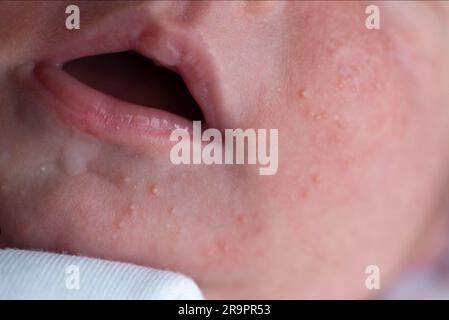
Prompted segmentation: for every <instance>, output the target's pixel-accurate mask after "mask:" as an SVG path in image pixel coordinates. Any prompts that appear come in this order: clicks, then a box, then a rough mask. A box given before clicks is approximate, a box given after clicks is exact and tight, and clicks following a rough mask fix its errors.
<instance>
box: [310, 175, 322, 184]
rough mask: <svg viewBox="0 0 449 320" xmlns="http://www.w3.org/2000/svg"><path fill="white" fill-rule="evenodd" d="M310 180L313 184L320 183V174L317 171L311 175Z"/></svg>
mask: <svg viewBox="0 0 449 320" xmlns="http://www.w3.org/2000/svg"><path fill="white" fill-rule="evenodd" d="M312 181H313V183H315V184H319V183H321V176H320V175H319V174H318V173H315V174H313V175H312Z"/></svg>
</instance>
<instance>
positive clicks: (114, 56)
mask: <svg viewBox="0 0 449 320" xmlns="http://www.w3.org/2000/svg"><path fill="white" fill-rule="evenodd" d="M63 69H64V71H66V72H67V73H68V74H70V75H71V76H73V77H75V78H76V79H78V80H79V81H81V82H83V83H84V84H86V85H88V86H90V87H92V88H94V89H96V90H98V91H101V92H103V93H105V94H108V95H110V96H113V97H115V98H118V99H120V100H124V101H127V102H131V103H134V104H138V105H142V106H148V107H152V108H157V109H161V110H165V111H168V112H171V113H174V114H176V115H178V116H181V117H184V118H187V119H189V120H191V121H193V120H200V121H204V115H203V113H202V111H201V108H200V107H199V105H198V103H197V102H196V101H195V99H194V98H193V96H192V95H191V94H190V91H189V89H188V88H187V86H186V84H185V82H184V80H183V79H182V78H181V76H180V75H178V74H177V73H175V72H173V71H171V70H169V69H167V68H164V67H161V66H158V65H156V64H155V63H154V62H153V61H152V60H150V59H148V58H146V57H144V56H142V55H140V54H138V53H136V52H134V51H125V52H118V53H108V54H102V55H96V56H90V57H83V58H80V59H76V60H72V61H69V62H67V63H66V64H65V65H64V66H63Z"/></svg>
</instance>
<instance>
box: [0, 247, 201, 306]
mask: <svg viewBox="0 0 449 320" xmlns="http://www.w3.org/2000/svg"><path fill="white" fill-rule="evenodd" d="M78 275H79V277H77V276H78ZM74 277H77V278H74ZM74 279H79V281H76V280H74ZM202 298H203V297H202V294H201V291H200V290H199V288H198V286H197V285H196V284H195V282H194V281H193V280H192V279H190V278H188V277H186V276H184V275H181V274H178V273H174V272H168V271H162V270H156V269H151V268H145V267H140V266H136V265H133V264H128V263H119V262H113V261H106V260H100V259H93V258H86V257H79V256H70V255H64V254H55V253H48V252H38V251H28V250H14V249H2V250H1V249H0V299H75V300H76V299H108V300H110V299H164V300H166V299H202Z"/></svg>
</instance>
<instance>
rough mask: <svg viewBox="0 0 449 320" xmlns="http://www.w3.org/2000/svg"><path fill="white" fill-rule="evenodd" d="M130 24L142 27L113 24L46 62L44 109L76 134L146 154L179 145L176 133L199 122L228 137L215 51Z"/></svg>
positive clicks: (38, 69)
mask: <svg viewBox="0 0 449 320" xmlns="http://www.w3.org/2000/svg"><path fill="white" fill-rule="evenodd" d="M144 18H146V17H145V16H143V17H142V20H143V19H144ZM128 21H130V22H132V23H135V21H137V22H138V23H136V24H135V25H132V26H129V27H128V28H125V27H124V26H118V27H117V26H116V25H117V24H114V23H110V24H109V23H105V24H104V28H98V30H99V31H98V32H97V33H93V34H92V33H86V34H83V35H81V36H79V37H78V38H75V39H74V40H72V39H70V41H67V42H65V43H63V44H62V45H61V46H60V47H58V48H56V49H55V50H54V51H53V52H50V53H49V54H47V55H46V56H45V57H41V58H39V61H38V62H36V64H35V67H34V72H33V75H34V77H33V79H36V80H37V81H34V82H33V83H34V84H35V88H36V90H37V92H39V93H40V95H39V96H40V97H41V101H39V105H42V106H44V107H46V108H47V109H48V110H49V111H50V112H53V113H54V114H56V116H58V117H59V118H60V119H61V120H62V122H63V123H65V124H66V125H68V126H69V127H71V128H77V129H79V130H81V131H84V132H87V133H89V134H91V135H94V136H96V137H98V138H100V139H105V140H109V141H111V142H114V143H119V144H126V145H130V144H131V145H137V146H143V147H145V148H147V147H148V146H150V145H157V144H159V145H160V144H168V145H172V144H173V141H170V134H171V133H172V131H173V130H174V129H179V128H181V129H185V130H188V131H190V130H192V124H193V123H192V122H193V121H195V120H199V121H201V122H202V128H203V129H206V128H210V127H214V128H217V129H219V130H220V129H221V126H220V125H219V124H218V122H217V119H218V116H217V115H218V114H219V109H220V106H221V103H220V101H221V100H220V99H219V95H218V92H219V82H218V78H217V76H216V66H215V64H214V62H213V59H212V57H211V55H210V53H209V51H208V49H207V45H206V44H205V43H204V42H203V41H202V40H201V38H200V37H199V36H198V35H196V34H195V33H193V32H183V31H179V30H167V28H164V27H161V26H158V25H155V24H154V23H149V24H148V23H144V22H141V21H139V19H135V18H133V19H129V20H128ZM108 26H109V27H110V28H112V29H107V27H108ZM114 27H115V28H116V29H114ZM136 29H137V31H136Z"/></svg>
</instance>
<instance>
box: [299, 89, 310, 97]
mask: <svg viewBox="0 0 449 320" xmlns="http://www.w3.org/2000/svg"><path fill="white" fill-rule="evenodd" d="M307 95H308V92H307V90H306V89H305V88H300V89H299V90H298V96H299V97H300V98H307Z"/></svg>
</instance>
